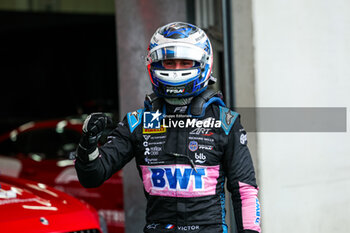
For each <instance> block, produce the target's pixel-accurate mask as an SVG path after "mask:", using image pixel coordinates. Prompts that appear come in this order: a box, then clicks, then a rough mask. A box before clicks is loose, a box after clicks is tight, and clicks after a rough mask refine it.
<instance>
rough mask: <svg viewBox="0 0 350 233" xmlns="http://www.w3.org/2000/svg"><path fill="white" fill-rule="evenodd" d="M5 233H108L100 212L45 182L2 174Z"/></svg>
mask: <svg viewBox="0 0 350 233" xmlns="http://www.w3.org/2000/svg"><path fill="white" fill-rule="evenodd" d="M0 229H1V232H26V233H47V232H82V233H87V232H90V233H104V232H105V231H103V230H102V229H106V226H105V225H104V226H103V222H102V223H100V219H99V216H98V213H97V211H96V210H95V209H94V208H93V207H91V206H90V205H89V204H87V203H83V202H81V201H79V200H77V199H75V198H73V197H71V196H69V195H67V194H65V193H62V192H60V191H57V190H56V189H53V188H51V187H49V186H47V185H45V184H43V183H37V182H33V181H29V180H23V179H19V178H13V177H9V176H3V175H0Z"/></svg>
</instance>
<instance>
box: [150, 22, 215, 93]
mask: <svg viewBox="0 0 350 233" xmlns="http://www.w3.org/2000/svg"><path fill="white" fill-rule="evenodd" d="M167 59H186V60H192V61H194V66H193V67H191V68H189V69H180V70H179V69H165V68H164V66H163V64H162V61H163V60H167ZM146 64H147V69H148V71H149V75H150V79H151V83H152V87H153V91H154V92H155V93H156V94H157V95H158V96H162V97H166V98H171V97H190V96H195V95H198V94H200V93H201V92H203V91H204V90H205V89H206V88H207V86H208V82H209V79H210V76H211V69H212V66H213V52H212V48H211V44H210V41H209V38H208V36H207V35H206V34H205V32H204V31H203V30H202V29H200V28H198V27H196V26H194V25H192V24H188V23H182V22H174V23H170V24H167V25H165V26H162V27H160V28H158V29H157V31H156V32H155V33H154V34H153V36H152V38H151V41H150V44H149V47H148V54H147V58H146Z"/></svg>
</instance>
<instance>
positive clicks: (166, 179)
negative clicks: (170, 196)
mask: <svg viewBox="0 0 350 233" xmlns="http://www.w3.org/2000/svg"><path fill="white" fill-rule="evenodd" d="M150 171H151V180H152V185H153V187H155V188H159V189H163V188H169V189H170V190H179V189H180V190H188V188H189V184H190V182H193V187H194V189H195V190H202V189H203V188H204V187H203V177H205V176H206V169H205V168H197V172H196V171H195V170H194V169H192V168H182V169H181V168H175V169H174V168H173V169H172V168H151V169H150Z"/></svg>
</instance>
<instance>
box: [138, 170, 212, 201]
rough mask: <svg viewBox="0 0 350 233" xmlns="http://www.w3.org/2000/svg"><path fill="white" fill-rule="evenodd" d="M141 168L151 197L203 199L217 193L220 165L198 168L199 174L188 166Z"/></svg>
mask: <svg viewBox="0 0 350 233" xmlns="http://www.w3.org/2000/svg"><path fill="white" fill-rule="evenodd" d="M140 167H141V170H142V179H143V184H144V188H145V190H146V192H148V193H149V194H150V195H155V196H168V197H201V196H208V195H214V194H215V192H216V184H217V179H218V177H219V165H217V166H196V170H197V172H196V171H195V170H194V169H193V168H192V167H191V166H190V165H186V164H172V165H158V166H140Z"/></svg>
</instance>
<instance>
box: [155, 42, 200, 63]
mask: <svg viewBox="0 0 350 233" xmlns="http://www.w3.org/2000/svg"><path fill="white" fill-rule="evenodd" d="M206 57H207V54H206V52H205V51H204V50H203V49H201V48H199V47H197V46H193V45H192V46H191V45H189V44H186V43H168V44H164V45H163V46H156V47H154V48H153V49H152V50H151V51H150V52H149V58H150V60H149V63H153V62H158V61H163V60H167V59H187V60H193V61H198V62H202V61H205V59H206Z"/></svg>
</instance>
